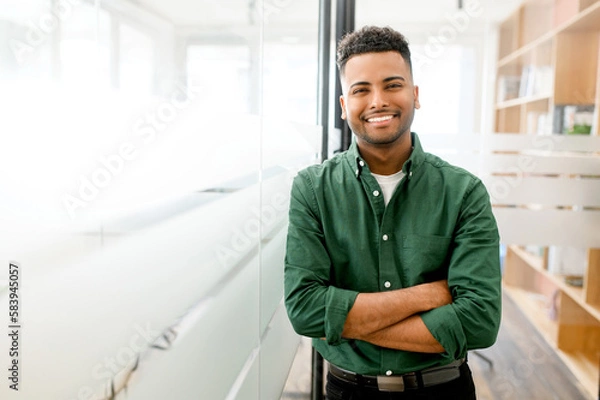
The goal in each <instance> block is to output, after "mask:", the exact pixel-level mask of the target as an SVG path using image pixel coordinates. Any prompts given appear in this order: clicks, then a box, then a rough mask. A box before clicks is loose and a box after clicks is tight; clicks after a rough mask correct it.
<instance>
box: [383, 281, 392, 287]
mask: <svg viewBox="0 0 600 400" xmlns="http://www.w3.org/2000/svg"><path fill="white" fill-rule="evenodd" d="M383 286H385V287H386V288H390V287H391V286H392V283H391V282H390V281H385V283H384V284H383Z"/></svg>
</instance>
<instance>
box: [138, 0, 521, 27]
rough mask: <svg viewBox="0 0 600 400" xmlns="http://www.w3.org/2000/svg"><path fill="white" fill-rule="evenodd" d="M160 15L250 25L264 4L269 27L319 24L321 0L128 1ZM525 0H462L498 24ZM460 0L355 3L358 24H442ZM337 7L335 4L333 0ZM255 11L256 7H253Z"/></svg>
mask: <svg viewBox="0 0 600 400" xmlns="http://www.w3.org/2000/svg"><path fill="white" fill-rule="evenodd" d="M128 1H131V2H133V3H137V4H138V5H140V6H142V7H143V8H145V9H147V10H150V11H152V12H153V13H155V14H158V15H161V16H163V17H164V18H166V19H167V20H169V21H170V22H171V23H173V24H174V25H175V26H177V27H190V26H198V25H205V24H210V25H214V24H232V23H236V24H240V23H248V21H249V19H250V10H251V9H253V7H255V6H256V4H260V3H261V1H262V2H263V7H264V10H265V13H266V14H268V15H267V23H269V24H290V23H293V24H303V23H311V22H316V21H317V16H318V8H319V1H318V0H195V1H192V0H128ZM522 1H523V0H463V1H462V3H463V8H465V9H466V8H467V7H469V6H471V7H475V8H477V7H480V8H481V9H482V11H483V12H482V15H481V17H478V19H480V20H482V21H483V20H485V21H491V22H497V21H500V20H502V19H504V18H506V16H508V15H509V14H510V13H511V12H512V11H513V10H514V9H516V7H517V6H518V5H519V4H520V3H521V2H522ZM458 2H459V0H420V1H414V0H356V19H357V24H360V25H363V24H378V25H382V24H394V25H395V24H398V23H411V24H414V23H428V24H429V23H436V22H437V23H439V22H444V21H446V20H447V18H448V15H452V14H453V13H456V12H457V11H458ZM332 3H333V4H335V3H336V2H335V1H332ZM254 9H255V8H254Z"/></svg>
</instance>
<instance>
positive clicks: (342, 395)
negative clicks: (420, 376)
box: [326, 362, 476, 400]
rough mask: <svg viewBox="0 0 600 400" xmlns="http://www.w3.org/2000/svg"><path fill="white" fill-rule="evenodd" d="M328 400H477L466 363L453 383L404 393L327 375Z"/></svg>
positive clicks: (408, 390) (409, 390)
mask: <svg viewBox="0 0 600 400" xmlns="http://www.w3.org/2000/svg"><path fill="white" fill-rule="evenodd" d="M326 393H327V397H326V399H327V400H409V399H419V400H425V399H427V400H444V399H447V400H475V399H476V396H475V384H474V382H473V376H472V375H471V370H470V369H469V366H468V365H467V363H466V362H465V363H464V364H463V365H461V366H460V377H458V378H456V379H455V380H453V381H450V382H446V383H441V384H439V385H435V386H429V387H425V388H421V389H407V390H406V391H404V392H382V391H379V390H377V389H374V388H369V387H360V386H357V385H356V384H353V383H348V382H346V381H343V380H341V379H339V378H337V377H335V376H333V375H331V373H328V374H327V385H326Z"/></svg>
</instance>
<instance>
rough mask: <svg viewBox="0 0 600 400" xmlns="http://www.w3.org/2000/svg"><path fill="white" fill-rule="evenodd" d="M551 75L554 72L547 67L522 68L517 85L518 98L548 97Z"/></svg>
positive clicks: (532, 66) (550, 90)
mask: <svg viewBox="0 0 600 400" xmlns="http://www.w3.org/2000/svg"><path fill="white" fill-rule="evenodd" d="M553 74H554V70H553V69H552V67H551V66H549V65H541V66H537V65H525V66H523V69H522V71H521V79H520V85H519V97H529V96H538V95H548V96H550V93H551V92H552V78H553Z"/></svg>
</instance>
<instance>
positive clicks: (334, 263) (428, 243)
mask: <svg viewBox="0 0 600 400" xmlns="http://www.w3.org/2000/svg"><path fill="white" fill-rule="evenodd" d="M412 143H413V150H412V153H411V156H410V158H409V159H408V160H407V162H406V163H404V166H403V167H402V170H403V172H404V173H405V174H406V175H405V176H404V178H403V179H402V180H401V181H400V183H399V184H398V186H397V187H396V190H395V191H394V194H393V195H392V198H391V199H390V202H389V204H388V205H387V207H386V206H385V204H384V199H383V195H382V194H381V189H380V187H379V185H378V183H377V181H376V180H375V178H374V177H373V175H372V174H371V172H370V171H369V167H368V165H367V164H366V162H365V161H364V160H363V159H362V158H361V156H360V153H359V151H358V147H357V145H356V143H353V144H352V146H351V147H350V149H349V150H348V151H346V152H344V153H341V154H338V155H337V156H335V157H333V158H332V159H330V160H328V161H326V162H324V163H323V164H320V165H313V166H310V167H308V168H306V169H304V170H302V171H300V172H299V173H298V175H297V176H296V178H295V179H294V183H293V186H292V192H291V200H290V212H289V213H290V214H289V217H290V218H289V230H288V238H287V253H286V259H285V304H286V307H287V311H288V316H289V318H290V321H291V322H292V325H293V326H294V329H295V330H296V332H297V333H299V334H301V335H304V336H309V337H313V338H315V339H314V340H313V345H314V347H315V348H316V349H317V351H319V353H321V355H322V356H323V357H324V358H325V359H326V360H328V361H329V362H331V363H333V364H335V365H337V366H338V367H340V368H344V369H347V370H350V371H354V372H357V373H361V374H369V375H380V374H385V373H386V371H392V372H393V373H394V374H401V373H406V372H411V371H417V370H421V369H423V368H427V367H432V366H436V365H445V364H447V363H449V362H451V361H453V360H455V359H458V358H461V357H464V356H465V354H466V352H467V350H471V349H476V348H483V347H488V346H491V345H492V344H493V343H494V342H495V340H496V336H497V334H498V328H499V325H500V314H501V292H500V256H499V236H498V229H497V225H496V221H495V219H494V216H493V214H492V208H491V205H490V201H489V196H488V193H487V191H486V189H485V187H484V185H483V184H482V182H481V181H480V180H479V179H478V178H477V177H475V176H474V175H472V174H471V173H469V172H467V171H465V170H463V169H461V168H458V167H455V166H452V165H450V164H448V163H447V162H445V161H443V160H441V159H440V158H438V157H436V156H434V155H432V154H429V153H425V152H424V151H423V149H422V147H421V144H420V142H419V139H418V137H417V135H416V134H415V133H412ZM440 279H448V285H449V287H450V291H451V293H452V297H453V303H452V304H449V305H446V306H443V307H439V308H436V309H433V310H431V311H428V312H424V313H422V314H421V317H422V319H423V321H424V323H425V325H426V326H427V328H428V329H429V330H430V332H431V333H432V335H433V336H434V337H435V339H436V340H437V341H438V342H439V343H440V344H441V345H442V346H443V347H444V349H445V350H446V352H445V353H441V354H426V353H414V352H407V351H401V350H393V349H388V348H383V347H379V346H376V345H374V344H371V343H368V342H364V341H359V340H347V339H345V338H342V337H341V333H342V329H343V326H344V322H345V320H346V316H347V315H348V311H349V310H350V308H351V307H352V305H353V304H354V301H355V299H356V296H357V295H358V293H361V292H383V291H388V290H395V289H400V288H405V287H411V286H414V285H418V284H421V283H425V282H432V281H436V280H440ZM321 338H325V340H323V339H321Z"/></svg>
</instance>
